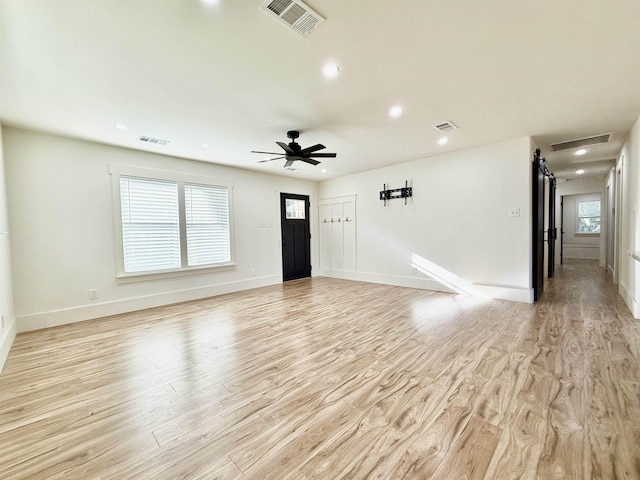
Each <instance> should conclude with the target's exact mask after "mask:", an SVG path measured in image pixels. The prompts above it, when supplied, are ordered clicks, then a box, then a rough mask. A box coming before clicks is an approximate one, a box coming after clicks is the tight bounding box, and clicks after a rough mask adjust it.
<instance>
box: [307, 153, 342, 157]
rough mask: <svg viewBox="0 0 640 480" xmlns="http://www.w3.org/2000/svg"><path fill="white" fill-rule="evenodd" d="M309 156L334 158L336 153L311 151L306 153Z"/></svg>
mask: <svg viewBox="0 0 640 480" xmlns="http://www.w3.org/2000/svg"><path fill="white" fill-rule="evenodd" d="M308 156H309V157H318V158H336V156H337V153H312V154H311V155H308Z"/></svg>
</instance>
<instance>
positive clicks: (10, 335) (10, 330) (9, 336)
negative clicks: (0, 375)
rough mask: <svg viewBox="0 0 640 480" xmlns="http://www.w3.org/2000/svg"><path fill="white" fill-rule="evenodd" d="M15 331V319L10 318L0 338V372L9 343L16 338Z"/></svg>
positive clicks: (6, 355)
mask: <svg viewBox="0 0 640 480" xmlns="http://www.w3.org/2000/svg"><path fill="white" fill-rule="evenodd" d="M16 333H17V332H16V321H15V320H10V321H9V323H8V325H7V328H5V329H4V333H3V334H2V338H1V339H0V372H2V369H3V368H4V364H5V363H6V361H7V357H8V356H9V351H10V350H11V345H13V341H14V340H15V339H16Z"/></svg>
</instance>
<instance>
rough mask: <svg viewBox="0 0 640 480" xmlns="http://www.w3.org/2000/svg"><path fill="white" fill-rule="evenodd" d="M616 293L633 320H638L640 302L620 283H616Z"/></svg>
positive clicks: (639, 318) (639, 316)
mask: <svg viewBox="0 0 640 480" xmlns="http://www.w3.org/2000/svg"><path fill="white" fill-rule="evenodd" d="M618 293H620V296H621V297H622V299H623V300H624V303H626V304H627V307H629V310H630V311H631V315H633V318H636V319H638V320H640V302H638V300H637V299H636V298H635V297H634V296H633V294H631V292H629V291H628V290H627V287H626V286H625V285H624V284H623V283H622V282H620V283H618Z"/></svg>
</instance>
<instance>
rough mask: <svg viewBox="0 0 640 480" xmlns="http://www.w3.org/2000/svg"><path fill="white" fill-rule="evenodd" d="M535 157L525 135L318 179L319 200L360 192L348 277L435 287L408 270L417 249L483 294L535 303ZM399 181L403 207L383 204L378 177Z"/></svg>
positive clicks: (383, 180) (381, 181)
mask: <svg viewBox="0 0 640 480" xmlns="http://www.w3.org/2000/svg"><path fill="white" fill-rule="evenodd" d="M531 158H532V144H531V141H530V139H529V138H528V137H525V138H520V139H517V140H512V141H508V142H502V143H498V144H493V145H487V146H484V147H479V148H474V149H469V150H464V151H460V152H455V153H450V154H445V155H439V156H435V157H430V158H426V159H423V160H419V161H413V162H408V163H403V164H400V165H394V166H390V167H385V168H381V169H376V170H371V171H368V172H363V173H358V174H354V175H349V176H345V177H341V178H337V179H332V180H327V181H323V182H321V183H320V187H319V197H320V199H325V198H332V197H339V196H344V195H353V194H355V195H357V199H358V201H357V257H358V258H357V270H358V271H357V273H355V274H352V275H349V278H354V279H359V280H368V281H379V282H382V283H391V284H398V285H409V286H416V287H423V288H439V287H438V285H437V284H436V283H434V282H431V281H430V280H429V277H427V276H424V275H422V274H420V273H412V265H411V256H412V254H416V255H418V256H420V257H422V258H424V259H426V260H428V261H430V262H433V263H435V264H437V265H438V266H440V267H442V268H444V269H445V270H447V271H448V272H450V273H452V274H454V275H456V276H457V277H459V279H461V281H462V282H464V283H466V284H471V285H472V286H473V287H474V288H475V289H476V290H479V291H480V292H481V293H484V294H486V295H488V296H492V297H496V298H505V299H509V300H518V301H525V302H529V301H531V294H532V290H531V278H530V273H529V272H530V271H529V266H530V261H531V259H530V256H531V199H530V198H531ZM405 180H409V185H410V186H412V187H413V197H412V198H411V199H409V201H408V203H407V205H405V204H404V200H400V199H394V200H391V201H389V202H388V204H387V206H386V207H385V206H383V202H382V201H381V200H379V192H380V190H382V187H383V184H385V183H386V184H387V185H388V186H389V187H388V188H399V187H403V186H404V182H405ZM509 209H519V216H518V217H510V216H509Z"/></svg>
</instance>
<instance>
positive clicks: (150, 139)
mask: <svg viewBox="0 0 640 480" xmlns="http://www.w3.org/2000/svg"><path fill="white" fill-rule="evenodd" d="M138 140H140V141H141V142H144V143H151V144H153V145H167V144H169V143H171V141H169V140H160V139H159V138H153V137H147V136H146V135H140V136H139V137H138Z"/></svg>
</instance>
